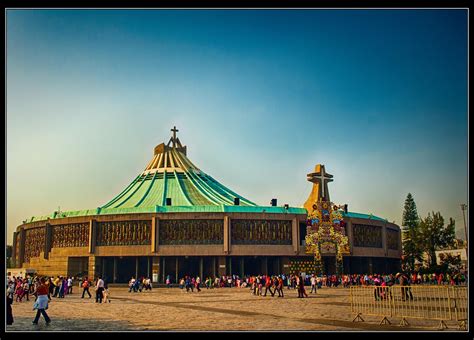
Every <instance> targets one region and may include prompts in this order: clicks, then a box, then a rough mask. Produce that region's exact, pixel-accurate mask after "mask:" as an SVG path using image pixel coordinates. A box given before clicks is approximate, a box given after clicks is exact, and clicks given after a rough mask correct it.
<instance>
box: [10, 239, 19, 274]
mask: <svg viewBox="0 0 474 340" xmlns="http://www.w3.org/2000/svg"><path fill="white" fill-rule="evenodd" d="M17 239H18V233H17V232H16V231H14V232H13V244H12V246H13V248H12V260H11V267H12V268H16V263H17V262H18V259H17V254H18V249H16V242H17Z"/></svg>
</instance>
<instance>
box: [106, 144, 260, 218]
mask: <svg viewBox="0 0 474 340" xmlns="http://www.w3.org/2000/svg"><path fill="white" fill-rule="evenodd" d="M171 142H173V145H172V146H170V143H171ZM167 198H170V199H171V206H179V207H182V206H212V205H216V206H219V205H232V206H233V205H234V198H239V199H240V205H242V206H256V204H255V203H253V202H251V201H249V200H248V199H246V198H244V197H242V196H241V195H239V194H236V193H235V192H234V191H232V190H230V189H229V188H227V187H226V186H224V185H222V184H221V183H219V182H217V181H216V180H215V179H214V178H212V177H211V176H209V175H208V174H206V173H204V172H203V171H201V170H200V169H199V168H197V167H196V166H195V165H194V164H193V163H192V162H191V161H190V160H189V159H188V158H187V157H186V147H183V146H182V145H181V143H180V142H179V140H178V139H173V138H172V139H171V140H170V142H168V145H164V143H162V144H160V145H158V146H157V147H156V148H155V154H154V156H153V159H152V160H151V161H150V162H149V163H148V165H147V166H146V168H145V170H143V172H142V173H140V174H139V175H138V176H137V177H135V179H134V180H133V181H132V182H131V183H130V184H129V185H128V186H127V187H126V188H125V189H124V190H123V191H122V192H121V193H120V194H118V195H117V196H115V197H114V198H113V199H112V200H110V201H109V202H107V203H106V204H104V205H103V206H101V208H102V209H104V208H105V209H107V208H139V207H153V209H154V207H155V206H166V200H167Z"/></svg>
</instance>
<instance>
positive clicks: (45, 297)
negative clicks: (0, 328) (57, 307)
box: [6, 275, 110, 325]
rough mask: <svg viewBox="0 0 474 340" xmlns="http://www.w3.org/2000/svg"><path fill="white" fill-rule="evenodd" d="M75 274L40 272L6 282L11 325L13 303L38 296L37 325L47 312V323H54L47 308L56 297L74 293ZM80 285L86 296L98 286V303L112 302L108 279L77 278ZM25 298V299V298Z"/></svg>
mask: <svg viewBox="0 0 474 340" xmlns="http://www.w3.org/2000/svg"><path fill="white" fill-rule="evenodd" d="M74 281H75V280H74V277H63V276H59V275H58V276H56V278H53V277H40V276H37V275H26V277H21V276H17V277H15V276H11V277H10V276H9V277H7V282H6V290H7V293H6V300H7V324H8V325H11V324H13V322H14V320H13V313H12V307H11V305H12V304H13V302H18V303H22V302H23V301H30V299H33V298H34V304H33V309H34V310H37V314H36V317H35V319H34V320H33V324H35V325H36V324H38V321H39V318H40V317H41V315H43V317H44V319H45V321H46V324H49V323H50V322H51V318H50V317H49V316H48V314H47V312H46V310H47V309H48V304H49V303H50V302H51V301H52V299H53V298H58V299H64V298H65V297H66V296H68V295H71V294H73V283H74ZM77 281H78V282H79V287H80V288H82V297H81V298H84V296H85V294H86V293H87V294H88V295H89V298H91V297H92V295H91V293H90V291H89V288H90V287H91V286H94V288H95V293H96V297H95V298H96V301H95V302H96V303H107V302H110V297H109V296H110V292H109V289H108V285H107V282H106V281H105V280H104V279H103V278H101V277H100V276H99V277H97V279H96V280H90V279H88V278H87V277H85V278H80V279H77ZM24 299H25V300H24Z"/></svg>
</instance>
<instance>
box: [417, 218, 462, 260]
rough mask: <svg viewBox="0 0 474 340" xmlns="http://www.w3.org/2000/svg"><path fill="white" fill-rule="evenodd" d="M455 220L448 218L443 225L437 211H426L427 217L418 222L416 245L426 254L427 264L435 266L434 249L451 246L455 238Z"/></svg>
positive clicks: (442, 219) (442, 220)
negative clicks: (445, 224)
mask: <svg viewBox="0 0 474 340" xmlns="http://www.w3.org/2000/svg"><path fill="white" fill-rule="evenodd" d="M454 228H455V222H454V220H453V219H452V218H450V219H449V224H448V225H447V226H444V218H443V216H441V214H440V213H439V212H437V213H435V212H433V213H431V214H430V213H428V217H426V218H425V219H422V220H421V221H420V223H419V234H418V237H417V241H418V245H419V246H420V248H421V249H422V250H423V252H425V253H426V254H428V266H429V267H435V266H436V253H435V251H436V250H441V249H444V248H447V247H452V246H453V245H454V240H455V229H454Z"/></svg>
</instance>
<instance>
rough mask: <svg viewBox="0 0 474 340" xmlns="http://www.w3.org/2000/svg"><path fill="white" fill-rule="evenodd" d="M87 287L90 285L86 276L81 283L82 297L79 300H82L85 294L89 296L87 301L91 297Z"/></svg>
mask: <svg viewBox="0 0 474 340" xmlns="http://www.w3.org/2000/svg"><path fill="white" fill-rule="evenodd" d="M89 287H90V283H89V280H88V279H87V276H86V278H85V279H84V281H83V282H82V297H81V299H83V298H84V294H85V293H87V294H88V295H89V299H90V298H91V297H92V295H91V292H89Z"/></svg>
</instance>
